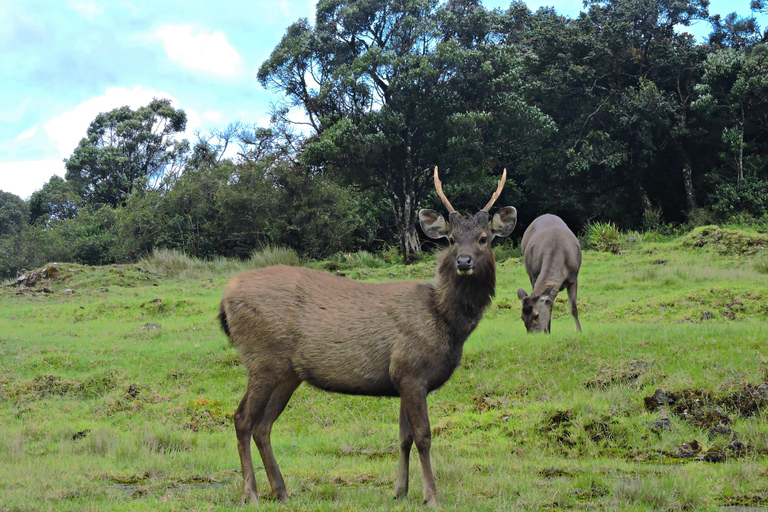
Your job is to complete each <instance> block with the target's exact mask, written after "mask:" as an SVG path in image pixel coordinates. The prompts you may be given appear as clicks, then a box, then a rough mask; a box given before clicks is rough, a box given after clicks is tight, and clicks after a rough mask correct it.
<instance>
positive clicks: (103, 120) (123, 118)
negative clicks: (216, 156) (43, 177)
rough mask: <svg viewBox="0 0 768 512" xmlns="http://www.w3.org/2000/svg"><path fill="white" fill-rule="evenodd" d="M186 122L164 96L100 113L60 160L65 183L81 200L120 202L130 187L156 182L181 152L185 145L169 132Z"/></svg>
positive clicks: (115, 204)
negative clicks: (134, 106)
mask: <svg viewBox="0 0 768 512" xmlns="http://www.w3.org/2000/svg"><path fill="white" fill-rule="evenodd" d="M186 124H187V116H186V114H185V113H184V111H183V110H180V109H179V110H176V109H174V108H173V107H172V106H171V102H170V100H168V99H154V100H152V102H150V104H149V105H147V106H146V107H141V108H139V109H137V110H131V109H130V108H129V107H121V108H118V109H115V110H112V111H110V112H103V113H101V114H99V115H97V116H96V119H94V120H93V121H92V122H91V124H90V126H89V127H88V131H87V134H86V137H85V138H83V139H82V140H81V141H80V143H79V144H78V146H77V148H75V151H74V152H73V153H72V156H71V157H70V158H69V159H68V160H67V161H66V167H67V174H66V179H67V182H69V183H70V184H71V187H72V189H73V190H74V191H75V192H76V193H77V194H78V195H79V196H80V197H81V198H82V199H83V201H84V202H85V203H87V204H90V205H100V204H108V205H110V206H117V205H120V204H124V203H125V201H126V199H127V198H128V197H129V196H130V195H131V193H133V191H134V189H135V188H136V187H138V188H143V187H147V186H148V185H149V183H150V182H151V181H152V180H159V179H160V178H162V177H163V175H164V174H165V173H166V171H167V170H168V169H170V168H171V167H172V166H173V165H174V164H175V162H176V160H177V159H179V158H183V157H184V156H185V153H186V151H187V148H188V143H186V142H185V141H182V142H179V141H176V140H175V139H174V135H175V134H177V133H180V132H183V131H184V129H185V127H186Z"/></svg>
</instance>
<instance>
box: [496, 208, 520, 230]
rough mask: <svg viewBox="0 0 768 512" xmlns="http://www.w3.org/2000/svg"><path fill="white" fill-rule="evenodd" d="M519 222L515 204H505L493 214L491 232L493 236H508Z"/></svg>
mask: <svg viewBox="0 0 768 512" xmlns="http://www.w3.org/2000/svg"><path fill="white" fill-rule="evenodd" d="M516 224H517V210H516V209H515V207H514V206H505V207H504V208H502V209H501V210H499V211H498V212H496V214H495V215H494V216H493V220H492V221H491V233H493V236H494V237H496V236H507V235H509V234H510V233H511V232H512V230H513V229H515V225H516Z"/></svg>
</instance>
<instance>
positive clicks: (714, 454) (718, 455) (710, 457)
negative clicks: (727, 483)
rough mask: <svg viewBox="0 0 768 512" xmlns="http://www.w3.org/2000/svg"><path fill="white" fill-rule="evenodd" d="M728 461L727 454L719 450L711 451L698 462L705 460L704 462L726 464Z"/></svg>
mask: <svg viewBox="0 0 768 512" xmlns="http://www.w3.org/2000/svg"><path fill="white" fill-rule="evenodd" d="M726 459H727V457H726V456H725V454H724V453H723V452H720V451H717V450H709V451H708V452H707V453H705V454H704V455H702V456H701V457H699V458H698V460H703V461H704V462H725V460H726Z"/></svg>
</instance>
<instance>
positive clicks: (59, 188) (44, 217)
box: [29, 175, 81, 224]
mask: <svg viewBox="0 0 768 512" xmlns="http://www.w3.org/2000/svg"><path fill="white" fill-rule="evenodd" d="M80 203H81V201H80V197H79V196H78V195H77V194H76V193H75V192H74V191H73V190H72V186H71V184H70V183H69V182H67V181H64V179H63V178H61V177H59V176H56V175H53V176H51V179H50V180H48V182H47V183H46V184H45V185H43V188H42V189H40V190H38V191H36V192H34V193H33V194H32V196H31V197H30V198H29V211H30V220H29V221H30V223H35V222H38V219H39V221H40V222H42V223H44V224H48V223H49V222H50V221H52V220H63V219H72V218H74V217H75V216H76V215H77V211H78V209H79V208H80Z"/></svg>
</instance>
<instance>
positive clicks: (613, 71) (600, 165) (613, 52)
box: [507, 0, 707, 226]
mask: <svg viewBox="0 0 768 512" xmlns="http://www.w3.org/2000/svg"><path fill="white" fill-rule="evenodd" d="M706 6H707V2H706V0H673V1H664V2H658V1H650V0H649V1H645V0H643V1H637V2H626V1H623V0H591V1H589V2H587V3H586V7H587V11H586V12H584V13H582V14H581V15H580V16H579V17H578V18H576V19H567V18H565V17H561V16H558V15H557V13H556V12H555V11H554V10H551V9H540V10H539V11H537V12H536V13H534V14H531V13H530V12H528V11H527V9H523V8H522V6H520V5H516V4H513V6H512V7H511V8H510V9H509V11H508V12H507V17H508V19H509V21H508V22H507V26H508V27H509V29H508V38H509V39H511V44H517V45H518V46H519V47H520V48H522V49H523V51H524V57H525V63H526V83H528V84H529V86H528V87H526V89H525V92H526V97H527V99H528V100H529V102H530V103H532V104H533V105H536V106H538V107H539V108H540V109H541V110H542V111H543V112H545V113H546V114H548V115H549V116H551V117H552V118H553V119H554V120H555V122H556V124H557V126H558V130H557V132H553V133H552V134H551V136H550V137H549V140H548V141H547V143H545V144H543V149H542V151H541V153H540V154H539V156H538V158H539V160H540V162H541V163H540V165H538V168H537V169H536V170H535V173H531V174H530V175H529V179H528V180H527V182H526V185H527V187H528V188H529V190H530V192H531V195H532V196H533V197H535V198H536V201H537V203H538V204H537V208H536V209H537V210H538V211H552V212H555V213H558V214H560V215H561V216H563V217H565V218H567V219H568V220H569V221H570V222H572V223H574V224H581V223H584V222H585V221H586V220H588V219H591V218H595V217H601V218H608V219H611V220H613V221H614V222H617V223H619V224H621V225H624V226H631V225H638V224H640V223H641V222H642V218H643V217H642V214H643V213H644V211H647V210H649V209H652V208H653V209H655V208H657V207H658V205H660V204H664V205H669V207H670V209H671V208H674V209H678V208H679V205H685V204H686V200H681V197H680V196H683V195H684V194H685V195H686V196H687V197H688V198H689V200H688V201H687V204H688V209H689V210H690V209H692V206H691V205H692V204H695V197H694V194H693V181H694V180H693V179H692V174H693V171H692V170H691V167H692V166H691V160H692V159H691V157H690V156H689V155H688V150H689V148H690V147H692V146H689V142H690V141H691V139H693V138H694V136H693V134H694V133H695V126H692V125H691V120H690V111H691V109H690V103H691V101H692V98H693V97H694V94H693V86H694V84H695V83H696V79H697V76H698V75H697V71H696V69H697V66H698V65H699V63H700V62H701V60H703V58H704V53H703V52H702V51H701V50H699V49H697V47H696V46H695V44H694V41H693V38H692V37H691V36H690V35H688V34H685V33H681V32H679V31H678V30H677V28H676V27H679V26H686V25H689V24H690V23H691V22H692V21H693V20H695V19H706V18H707V9H706ZM694 147H695V146H694ZM694 167H695V166H694ZM684 189H685V191H684Z"/></svg>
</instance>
